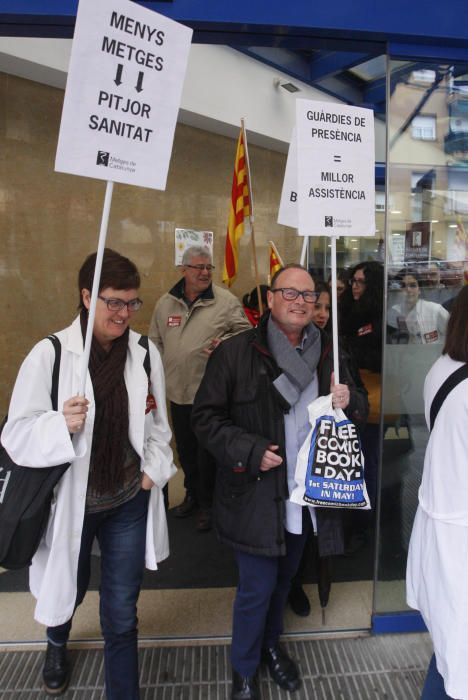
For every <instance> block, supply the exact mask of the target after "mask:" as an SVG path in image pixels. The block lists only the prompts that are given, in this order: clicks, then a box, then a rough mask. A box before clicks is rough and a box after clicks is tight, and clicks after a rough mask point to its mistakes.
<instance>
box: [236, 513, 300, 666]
mask: <svg viewBox="0 0 468 700" xmlns="http://www.w3.org/2000/svg"><path fill="white" fill-rule="evenodd" d="M304 511H307V508H303V519H302V523H303V525H302V534H301V535H292V534H291V533H290V532H286V533H285V539H286V555H285V556H282V557H264V556H259V555H256V554H248V553H246V552H239V551H237V550H235V552H234V554H235V558H236V562H237V566H238V569H239V584H238V587H237V593H236V598H235V601H234V611H233V623H232V647H231V662H232V667H233V669H234V670H235V671H237V673H239V674H240V675H241V676H253V675H254V673H255V672H256V670H257V667H258V665H259V663H260V656H261V651H262V648H263V649H266V648H268V647H271V646H275V645H276V644H277V643H278V640H279V637H280V635H281V633H282V631H283V614H284V608H285V606H286V602H287V599H288V594H289V589H290V587H291V580H292V578H293V576H294V574H295V573H296V571H297V567H298V566H299V562H300V560H301V556H302V552H303V550H304V546H305V543H306V540H307V538H308V536H309V532H310V530H311V527H312V524H311V521H310V515H309V513H308V512H304Z"/></svg>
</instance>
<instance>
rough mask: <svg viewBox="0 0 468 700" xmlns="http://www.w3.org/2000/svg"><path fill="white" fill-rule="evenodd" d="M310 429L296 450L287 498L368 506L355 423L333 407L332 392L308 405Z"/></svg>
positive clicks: (328, 504) (303, 503)
mask: <svg viewBox="0 0 468 700" xmlns="http://www.w3.org/2000/svg"><path fill="white" fill-rule="evenodd" d="M308 411H309V421H310V424H311V430H310V432H309V434H308V435H307V437H306V439H305V441H304V444H303V445H302V447H301V449H300V450H299V454H298V456H297V462H296V472H295V477H294V478H295V481H296V486H295V488H294V490H293V492H292V494H291V497H290V498H291V501H292V502H293V503H298V504H299V505H301V506H309V505H313V506H321V507H325V508H359V509H361V510H369V509H370V501H369V496H368V495H367V489H366V482H365V481H364V456H363V454H362V450H361V441H360V439H359V433H358V431H357V428H356V426H355V425H354V423H353V422H352V421H350V420H349V419H348V418H347V417H346V415H345V414H344V413H343V411H342V410H341V409H339V408H333V406H332V395H331V394H329V395H328V396H320V397H319V398H318V399H316V400H315V401H313V402H312V403H311V404H310V405H309V407H308Z"/></svg>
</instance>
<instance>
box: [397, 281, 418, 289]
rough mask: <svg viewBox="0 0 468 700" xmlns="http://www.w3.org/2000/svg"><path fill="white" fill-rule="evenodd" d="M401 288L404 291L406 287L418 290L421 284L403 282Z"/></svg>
mask: <svg viewBox="0 0 468 700" xmlns="http://www.w3.org/2000/svg"><path fill="white" fill-rule="evenodd" d="M400 287H401V288H402V289H405V287H408V288H409V289H417V288H418V287H419V284H418V283H417V282H401V283H400Z"/></svg>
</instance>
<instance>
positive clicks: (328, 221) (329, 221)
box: [325, 216, 333, 228]
mask: <svg viewBox="0 0 468 700" xmlns="http://www.w3.org/2000/svg"><path fill="white" fill-rule="evenodd" d="M327 226H331V227H332V228H333V216H326V217H325V228H327Z"/></svg>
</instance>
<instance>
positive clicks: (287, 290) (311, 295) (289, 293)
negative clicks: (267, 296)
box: [271, 287, 320, 304]
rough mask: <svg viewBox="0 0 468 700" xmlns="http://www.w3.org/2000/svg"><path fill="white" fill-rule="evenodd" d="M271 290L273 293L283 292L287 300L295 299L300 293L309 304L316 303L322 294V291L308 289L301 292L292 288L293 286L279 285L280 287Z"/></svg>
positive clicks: (282, 294)
mask: <svg viewBox="0 0 468 700" xmlns="http://www.w3.org/2000/svg"><path fill="white" fill-rule="evenodd" d="M271 292H272V293H273V294H275V293H276V292H281V296H282V297H283V299H284V300H285V301H294V300H295V299H297V297H298V296H299V295H300V296H302V298H303V299H304V301H306V302H307V303H308V304H315V302H316V301H317V300H318V298H319V296H320V292H309V291H308V290H306V291H304V292H300V291H299V290H298V289H292V288H291V287H278V289H272V290H271Z"/></svg>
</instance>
